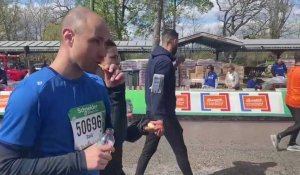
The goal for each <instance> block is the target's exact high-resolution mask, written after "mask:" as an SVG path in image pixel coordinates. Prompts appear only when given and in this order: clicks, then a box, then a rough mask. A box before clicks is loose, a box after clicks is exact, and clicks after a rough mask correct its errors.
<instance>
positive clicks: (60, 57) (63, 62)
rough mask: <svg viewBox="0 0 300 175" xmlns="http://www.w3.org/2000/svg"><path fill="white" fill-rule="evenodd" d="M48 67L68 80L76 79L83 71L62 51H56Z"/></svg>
mask: <svg viewBox="0 0 300 175" xmlns="http://www.w3.org/2000/svg"><path fill="white" fill-rule="evenodd" d="M50 67H51V68H52V69H54V70H55V71H56V72H57V73H59V74H60V75H61V76H63V77H65V78H66V79H69V80H74V79H78V78H80V77H81V75H82V74H83V71H82V70H81V69H80V68H79V67H78V66H76V65H75V64H73V63H72V62H71V61H70V59H68V57H67V55H66V54H64V53H62V52H58V54H57V56H56V58H55V60H54V62H53V63H52V64H51V65H50Z"/></svg>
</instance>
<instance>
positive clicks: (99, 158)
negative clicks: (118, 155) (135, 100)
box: [0, 8, 123, 175]
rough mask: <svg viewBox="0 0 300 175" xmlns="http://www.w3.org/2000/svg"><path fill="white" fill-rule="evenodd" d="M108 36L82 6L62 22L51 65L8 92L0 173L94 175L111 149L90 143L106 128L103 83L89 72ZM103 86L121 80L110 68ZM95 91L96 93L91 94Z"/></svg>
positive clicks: (100, 56)
mask: <svg viewBox="0 0 300 175" xmlns="http://www.w3.org/2000/svg"><path fill="white" fill-rule="evenodd" d="M109 38H110V34H109V30H108V27H107V24H106V23H105V21H104V20H103V19H102V18H101V17H99V16H98V15H97V14H95V13H94V12H91V11H90V10H88V9H86V8H75V9H73V10H71V11H70V12H69V13H68V14H67V16H66V17H65V18H64V20H63V22H62V30H61V46H60V49H59V51H58V54H57V56H56V58H55V60H54V62H53V63H52V64H51V65H50V66H49V67H45V68H43V69H42V70H40V71H38V72H36V73H35V74H33V75H32V76H30V77H28V78H27V79H25V80H24V81H22V82H21V83H20V84H19V85H18V86H17V88H16V89H15V90H14V91H13V92H12V94H11V96H10V99H9V102H8V105H7V108H6V111H5V114H4V119H3V123H2V128H1V129H0V174H5V175H20V174H22V175H23V174H24V175H32V174H34V175H50V174H53V175H54V174H55V175H58V174H59V175H60V174H64V175H65V174H67V175H77V174H78V175H79V174H80V175H81V174H93V175H94V174H99V170H102V169H104V168H105V167H106V165H107V163H108V162H109V161H110V160H111V154H110V153H111V152H113V151H114V148H113V147H112V146H109V145H103V146H99V145H96V143H97V141H98V140H99V138H100V134H101V133H102V132H103V131H104V130H105V128H107V127H111V126H110V125H111V122H110V117H109V115H110V104H109V99H108V96H107V93H106V89H105V87H104V83H103V81H102V80H101V79H99V78H98V76H96V75H92V74H89V73H86V72H95V71H96V69H97V67H98V64H99V63H100V62H102V60H103V57H104V56H105V55H106V50H105V47H104V43H105V42H106V41H107V40H108V39H109ZM104 73H105V76H106V77H108V78H107V81H106V83H107V84H113V85H114V84H118V82H123V80H122V74H120V72H119V71H116V69H115V67H114V66H113V65H112V66H110V67H109V68H108V69H107V71H105V72H104ZM95 89H96V90H95Z"/></svg>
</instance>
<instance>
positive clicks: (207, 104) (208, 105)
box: [201, 93, 230, 111]
mask: <svg viewBox="0 0 300 175" xmlns="http://www.w3.org/2000/svg"><path fill="white" fill-rule="evenodd" d="M201 103H202V105H201V108H202V110H203V111H211V110H212V109H217V110H221V111H230V104H229V96H228V94H227V93H219V94H216V95H212V94H209V93H202V94H201Z"/></svg>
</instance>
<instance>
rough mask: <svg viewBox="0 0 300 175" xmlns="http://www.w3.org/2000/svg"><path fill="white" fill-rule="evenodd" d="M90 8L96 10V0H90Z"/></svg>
mask: <svg viewBox="0 0 300 175" xmlns="http://www.w3.org/2000/svg"><path fill="white" fill-rule="evenodd" d="M90 9H91V10H92V11H95V0H90Z"/></svg>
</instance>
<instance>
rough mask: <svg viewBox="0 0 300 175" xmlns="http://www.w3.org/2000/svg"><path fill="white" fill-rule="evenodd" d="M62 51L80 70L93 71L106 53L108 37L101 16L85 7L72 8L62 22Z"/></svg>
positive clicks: (108, 34) (105, 25)
mask: <svg viewBox="0 0 300 175" xmlns="http://www.w3.org/2000/svg"><path fill="white" fill-rule="evenodd" d="M61 33H62V41H61V42H62V44H61V45H62V47H61V49H62V51H63V52H66V55H67V56H66V57H68V59H69V61H70V62H71V64H73V65H74V66H76V67H78V68H79V69H81V70H82V71H87V72H95V70H96V69H97V67H98V64H99V63H100V62H102V60H103V58H104V57H105V55H106V49H105V42H106V41H107V40H108V39H109V38H110V33H109V29H108V27H107V24H106V22H105V21H104V19H103V18H101V17H100V16H98V15H97V14H96V13H94V12H92V11H90V10H89V9H87V8H83V7H78V8H74V9H72V10H71V11H70V12H69V13H68V14H67V15H66V17H65V18H64V19H63V22H62V31H61Z"/></svg>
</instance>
